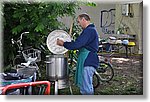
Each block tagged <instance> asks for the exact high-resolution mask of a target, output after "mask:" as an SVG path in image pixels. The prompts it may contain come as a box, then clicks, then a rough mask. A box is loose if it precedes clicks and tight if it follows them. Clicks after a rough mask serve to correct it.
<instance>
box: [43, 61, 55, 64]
mask: <svg viewBox="0 0 150 102" xmlns="http://www.w3.org/2000/svg"><path fill="white" fill-rule="evenodd" d="M44 62H45V63H48V64H51V63H53V62H52V61H44Z"/></svg>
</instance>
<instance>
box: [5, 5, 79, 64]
mask: <svg viewBox="0 0 150 102" xmlns="http://www.w3.org/2000/svg"><path fill="white" fill-rule="evenodd" d="M76 9H78V3H76V2H68V3H63V2H49V3H30V4H21V3H4V17H3V25H4V65H5V64H9V63H10V61H11V59H13V57H14V56H15V54H16V53H15V52H16V47H14V46H12V45H11V42H10V41H11V38H14V39H17V38H18V37H19V36H20V34H21V33H22V32H24V31H29V32H30V34H28V35H24V37H23V38H24V40H23V41H24V42H23V44H24V45H23V46H29V45H32V46H33V47H38V46H39V45H40V44H45V42H46V41H45V40H46V39H45V38H46V37H47V36H48V34H49V33H50V32H51V31H53V30H55V29H65V30H68V29H67V28H66V27H65V25H64V24H63V23H61V22H59V21H58V19H57V18H58V17H60V18H61V17H64V16H73V15H74V14H75V10H76Z"/></svg>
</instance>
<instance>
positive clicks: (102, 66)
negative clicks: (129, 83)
mask: <svg viewBox="0 0 150 102" xmlns="http://www.w3.org/2000/svg"><path fill="white" fill-rule="evenodd" d="M96 71H97V73H99V77H100V80H101V81H110V80H111V79H112V78H113V76H114V70H113V68H112V65H111V64H110V63H107V62H104V61H100V63H99V67H98V68H97V69H96Z"/></svg>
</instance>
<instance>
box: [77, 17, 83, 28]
mask: <svg viewBox="0 0 150 102" xmlns="http://www.w3.org/2000/svg"><path fill="white" fill-rule="evenodd" d="M77 22H78V24H79V26H81V27H82V29H84V22H83V18H79V17H78V19H77Z"/></svg>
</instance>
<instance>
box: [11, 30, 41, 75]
mask: <svg viewBox="0 0 150 102" xmlns="http://www.w3.org/2000/svg"><path fill="white" fill-rule="evenodd" d="M28 33H29V32H23V33H21V35H20V37H19V38H18V39H17V40H16V41H15V40H14V39H13V38H12V39H11V42H12V44H13V45H14V44H16V45H17V47H18V51H17V52H18V54H17V55H16V57H15V58H14V59H13V67H14V68H15V69H17V70H18V69H19V68H28V69H29V68H30V69H32V68H34V69H36V71H37V73H38V76H39V77H41V73H40V71H39V67H38V65H37V62H39V61H41V51H40V50H38V49H34V48H32V47H29V48H26V49H25V48H24V47H23V46H22V38H23V35H24V34H28ZM25 70H27V69H25ZM26 72H27V71H26ZM29 73H30V72H29Z"/></svg>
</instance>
